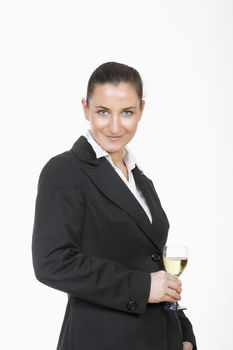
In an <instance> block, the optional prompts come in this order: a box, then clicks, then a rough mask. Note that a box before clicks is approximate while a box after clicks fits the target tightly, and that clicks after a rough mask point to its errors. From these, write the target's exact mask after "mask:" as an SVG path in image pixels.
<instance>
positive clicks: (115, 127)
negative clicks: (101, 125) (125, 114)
mask: <svg viewBox="0 0 233 350" xmlns="http://www.w3.org/2000/svg"><path fill="white" fill-rule="evenodd" d="M109 130H110V131H111V132H112V133H113V134H117V133H118V132H119V131H120V120H119V117H118V116H112V118H111V120H110V123H109Z"/></svg>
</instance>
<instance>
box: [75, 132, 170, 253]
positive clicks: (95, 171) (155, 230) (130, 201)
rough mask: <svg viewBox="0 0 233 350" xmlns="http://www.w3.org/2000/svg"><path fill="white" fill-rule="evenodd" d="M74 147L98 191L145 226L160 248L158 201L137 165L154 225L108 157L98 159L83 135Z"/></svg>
mask: <svg viewBox="0 0 233 350" xmlns="http://www.w3.org/2000/svg"><path fill="white" fill-rule="evenodd" d="M71 150H72V151H74V152H75V153H76V155H77V156H78V158H79V159H80V160H81V161H82V163H81V166H82V168H83V170H84V171H85V173H86V174H87V176H88V177H89V178H90V179H91V181H93V183H95V185H96V186H97V187H98V188H99V190H100V191H101V192H102V193H103V194H104V195H105V196H106V197H108V198H109V199H110V200H111V201H112V202H114V203H116V204H117V205H118V206H119V207H121V208H122V209H124V210H126V211H127V213H128V214H129V215H130V216H131V218H132V219H133V220H134V221H135V222H136V223H137V225H138V226H139V227H140V228H141V229H142V231H143V232H144V234H146V236H147V237H148V238H149V239H150V240H151V241H152V243H153V244H154V245H155V246H156V247H157V248H158V249H159V250H161V244H160V241H161V238H162V236H163V233H164V232H163V225H162V222H161V217H160V216H159V214H158V212H156V209H155V201H154V200H153V198H152V194H151V193H150V192H151V191H150V190H149V188H148V186H147V184H146V183H145V180H144V176H143V175H142V174H141V171H140V170H139V169H138V167H137V166H136V168H134V169H133V175H134V178H135V182H136V184H137V185H138V186H139V188H140V190H141V191H142V193H143V195H144V196H145V198H146V200H147V203H148V206H149V208H150V211H151V214H152V224H151V222H150V220H149V218H148V216H147V214H146V213H145V211H144V209H143V208H142V206H141V204H140V203H139V202H138V200H137V199H136V198H135V196H134V195H133V194H132V192H131V191H130V190H129V188H128V187H127V185H126V184H125V183H124V182H123V181H122V179H121V178H120V176H119V175H118V174H117V173H116V171H115V169H114V168H113V167H112V166H111V164H110V163H109V162H108V160H107V159H106V158H105V157H101V158H98V159H97V158H96V154H95V152H94V150H93V148H92V146H91V145H90V144H89V142H88V141H87V139H86V138H85V137H84V136H80V137H79V139H78V140H77V141H76V142H75V144H74V145H73V147H72V149H71ZM163 238H164V236H163Z"/></svg>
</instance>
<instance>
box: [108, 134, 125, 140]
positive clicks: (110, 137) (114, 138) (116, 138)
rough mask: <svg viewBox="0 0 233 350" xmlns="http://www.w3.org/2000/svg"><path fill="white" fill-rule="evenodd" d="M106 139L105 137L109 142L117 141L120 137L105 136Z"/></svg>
mask: <svg viewBox="0 0 233 350" xmlns="http://www.w3.org/2000/svg"><path fill="white" fill-rule="evenodd" d="M106 137H107V138H108V139H109V140H112V141H118V140H119V139H120V138H121V137H122V136H108V135H106Z"/></svg>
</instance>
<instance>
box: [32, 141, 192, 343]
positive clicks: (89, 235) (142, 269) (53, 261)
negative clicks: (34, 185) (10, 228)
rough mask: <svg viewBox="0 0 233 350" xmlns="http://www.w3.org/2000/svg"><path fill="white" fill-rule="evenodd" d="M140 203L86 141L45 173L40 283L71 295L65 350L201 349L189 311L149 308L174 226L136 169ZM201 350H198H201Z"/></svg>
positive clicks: (38, 245)
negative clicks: (153, 284) (187, 344)
mask: <svg viewBox="0 0 233 350" xmlns="http://www.w3.org/2000/svg"><path fill="white" fill-rule="evenodd" d="M133 175H134V178H135V182H136V184H137V185H138V186H139V188H140V189H141V191H142V193H143V195H144V196H145V198H146V201H147V203H148V205H149V208H150V211H151V213H152V218H153V220H152V223H150V221H149V219H148V217H147V214H146V213H145V211H144V210H143V208H142V207H141V205H140V203H139V202H138V201H137V199H136V198H135V197H134V195H133V194H132V193H131V191H130V190H129V189H128V187H127V186H126V184H125V183H124V182H123V181H122V179H121V178H120V176H119V175H118V174H117V172H116V171H115V169H114V168H113V167H112V166H111V164H110V163H109V162H108V160H107V159H106V158H105V157H101V158H99V159H97V158H96V154H95V152H94V150H93V148H92V146H91V145H90V144H89V142H88V141H87V139H86V138H85V137H84V136H80V137H79V138H78V140H77V141H76V142H75V143H74V145H73V147H72V148H71V149H70V150H68V151H66V152H63V153H61V154H58V155H56V156H54V157H52V158H51V159H50V160H49V161H48V162H47V163H46V164H45V166H44V167H43V169H42V171H41V173H40V177H39V182H38V193H37V198H36V205H35V218H34V226H33V237H32V257H33V266H34V271H35V275H36V277H37V279H38V280H39V281H41V282H42V283H45V284H46V285H48V286H50V287H53V288H56V289H58V290H60V291H63V292H66V293H67V294H68V303H67V307H66V312H65V316H64V321H63V324H62V328H61V332H60V337H59V341H58V347H57V349H59V350H168V349H169V350H182V349H183V347H182V341H184V340H188V341H191V342H192V343H193V344H194V345H195V337H194V334H193V331H192V325H191V323H190V322H189V320H188V319H187V317H186V316H185V315H184V313H183V312H178V313H176V312H173V311H166V310H165V309H164V303H160V304H149V303H148V297H149V292H150V272H153V271H159V270H161V269H164V266H163V262H162V258H161V257H162V249H163V246H164V244H165V242H166V239H167V233H168V229H169V222H168V219H167V217H166V214H165V212H164V211H163V209H162V206H161V204H160V200H159V198H158V195H157V193H156V191H155V188H154V186H153V183H152V181H151V180H150V179H149V178H147V177H146V176H145V174H144V173H143V172H142V171H141V170H140V169H139V168H138V167H137V166H136V167H135V168H134V169H133ZM195 348H196V347H195Z"/></svg>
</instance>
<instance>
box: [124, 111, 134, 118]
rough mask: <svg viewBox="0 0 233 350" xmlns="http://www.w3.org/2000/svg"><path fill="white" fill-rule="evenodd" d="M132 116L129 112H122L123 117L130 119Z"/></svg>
mask: <svg viewBox="0 0 233 350" xmlns="http://www.w3.org/2000/svg"><path fill="white" fill-rule="evenodd" d="M132 114H133V113H132V112H131V111H125V112H123V115H124V116H125V117H131V115H132Z"/></svg>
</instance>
